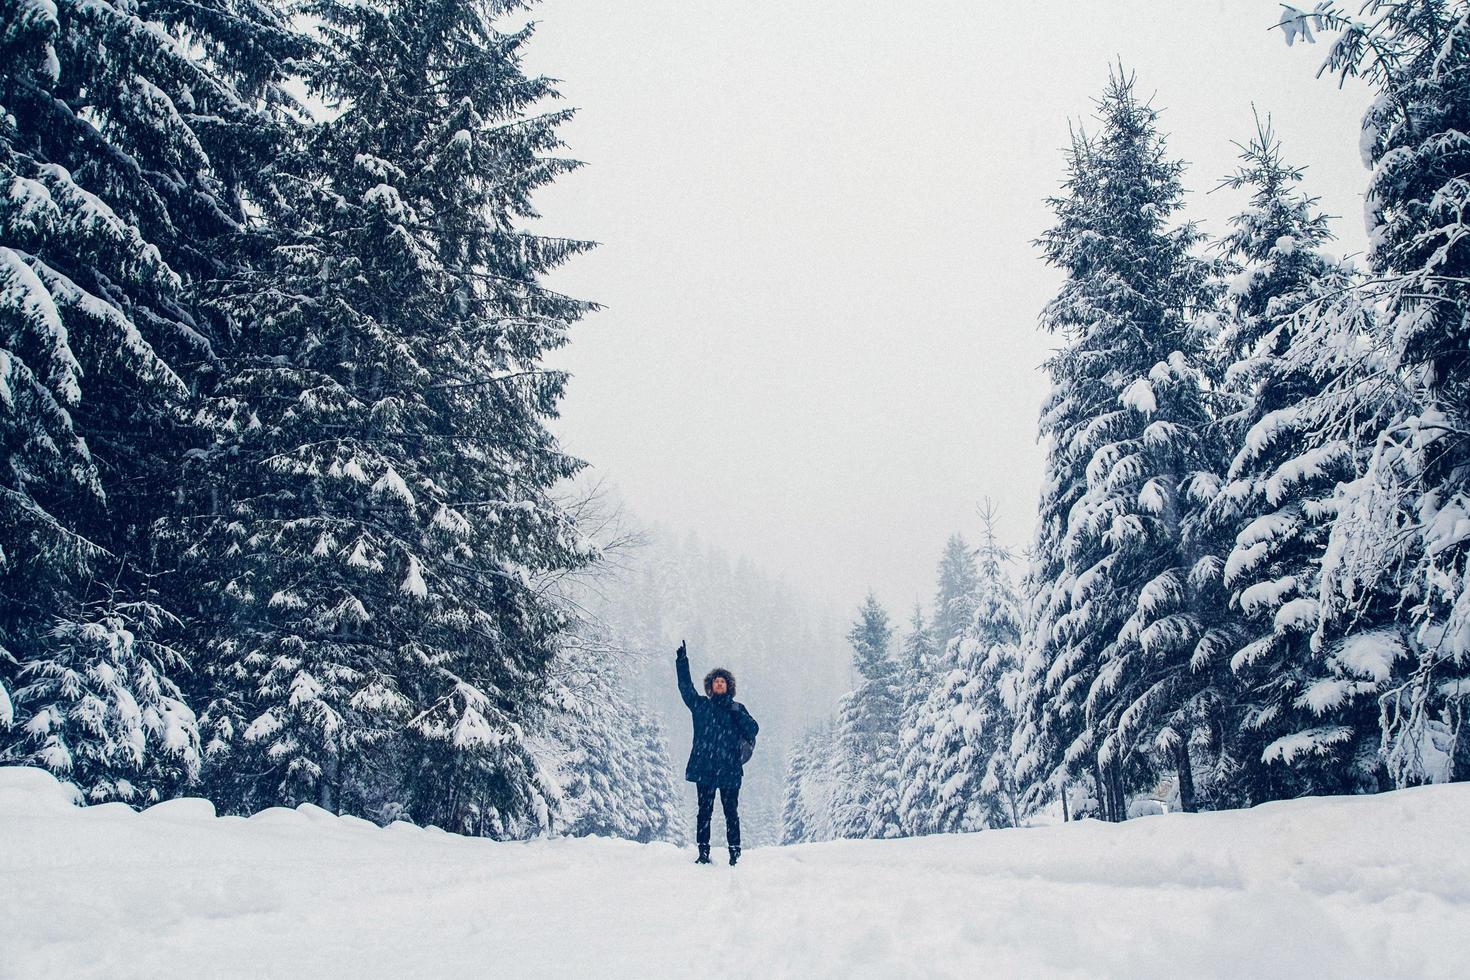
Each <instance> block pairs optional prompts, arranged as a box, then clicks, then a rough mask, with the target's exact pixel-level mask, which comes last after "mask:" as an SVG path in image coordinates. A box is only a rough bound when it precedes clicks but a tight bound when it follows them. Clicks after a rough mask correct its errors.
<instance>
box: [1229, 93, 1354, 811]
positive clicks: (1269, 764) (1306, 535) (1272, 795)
mask: <svg viewBox="0 0 1470 980" xmlns="http://www.w3.org/2000/svg"><path fill="white" fill-rule="evenodd" d="M1301 179H1302V171H1301V169H1300V168H1298V167H1293V166H1291V165H1289V164H1288V163H1286V162H1285V161H1284V160H1283V158H1282V155H1281V148H1280V145H1279V143H1278V142H1277V140H1276V138H1275V136H1274V135H1273V133H1272V131H1271V129H1270V126H1269V123H1263V122H1261V121H1260V120H1259V119H1258V120H1257V131H1256V134H1255V136H1254V138H1253V139H1252V140H1251V141H1250V142H1249V143H1248V144H1246V145H1244V146H1242V153H1241V167H1240V169H1239V170H1238V171H1237V172H1236V173H1235V174H1234V175H1232V176H1231V177H1230V178H1228V179H1227V180H1226V182H1225V186H1228V187H1231V188H1235V189H1244V190H1248V191H1249V192H1250V195H1251V197H1250V206H1249V207H1248V208H1247V209H1246V210H1245V211H1243V212H1242V213H1241V214H1240V215H1238V216H1237V217H1236V218H1235V219H1234V220H1233V222H1232V228H1231V232H1230V234H1229V235H1227V236H1226V237H1225V238H1224V239H1223V241H1222V242H1221V243H1220V247H1221V251H1222V253H1223V255H1224V258H1225V259H1226V260H1227V261H1228V262H1230V263H1231V264H1232V265H1233V266H1234V267H1235V269H1236V270H1237V275H1236V276H1235V278H1234V280H1233V281H1232V283H1231V286H1230V288H1229V290H1228V291H1227V295H1226V298H1225V304H1224V316H1223V318H1222V329H1221V331H1220V333H1219V335H1218V338H1217V341H1216V349H1217V356H1218V357H1219V359H1220V360H1221V362H1222V363H1223V364H1224V365H1225V369H1224V373H1223V392H1224V395H1225V397H1226V399H1227V400H1228V401H1229V402H1230V408H1229V411H1228V412H1227V413H1226V414H1224V416H1223V417H1222V419H1221V421H1220V425H1219V428H1220V429H1221V431H1222V433H1223V435H1224V437H1225V439H1226V441H1227V442H1228V444H1229V446H1230V447H1231V449H1232V452H1233V454H1234V455H1233V458H1232V459H1231V461H1230V463H1229V467H1228V469H1227V470H1226V471H1225V472H1224V473H1223V474H1222V477H1223V479H1222V489H1221V491H1220V493H1219V494H1218V495H1217V496H1216V497H1215V499H1214V500H1213V501H1211V503H1210V504H1209V506H1208V507H1207V508H1206V511H1205V513H1204V516H1203V518H1202V522H1201V524H1202V533H1203V534H1204V535H1206V536H1208V537H1210V538H1211V539H1212V540H1213V542H1214V543H1213V545H1212V550H1213V553H1214V554H1215V555H1217V557H1218V559H1219V560H1220V562H1221V566H1222V569H1223V574H1222V578H1221V583H1222V585H1223V588H1224V590H1225V594H1226V595H1227V596H1228V604H1229V607H1230V609H1231V611H1232V619H1233V621H1234V625H1235V627H1236V628H1235V629H1234V630H1232V631H1231V633H1230V635H1229V637H1228V646H1229V656H1230V667H1231V671H1232V673H1233V675H1234V677H1235V678H1236V679H1237V680H1238V681H1239V682H1240V684H1241V685H1242V687H1243V690H1242V691H1241V693H1240V694H1239V696H1237V697H1232V698H1230V699H1229V702H1230V703H1231V705H1232V710H1231V712H1230V716H1229V718H1228V720H1225V721H1224V723H1223V724H1222V730H1221V745H1220V750H1221V751H1220V763H1219V765H1218V767H1217V772H1216V774H1215V776H1214V777H1213V779H1212V783H1213V788H1212V790H1211V792H1212V795H1214V796H1215V797H1216V799H1217V802H1218V803H1220V804H1226V805H1231V804H1235V805H1239V804H1254V803H1259V802H1262V801H1264V800H1269V799H1282V798H1288V797H1295V796H1301V795H1304V794H1308V793H1331V792H1343V791H1347V790H1350V789H1352V788H1353V787H1354V785H1355V784H1354V776H1353V771H1354V766H1353V762H1352V760H1354V759H1355V758H1357V757H1359V756H1361V754H1362V752H1363V749H1364V748H1365V747H1369V748H1370V752H1371V749H1372V748H1376V742H1377V739H1378V733H1377V724H1376V721H1377V718H1376V715H1377V710H1376V704H1375V703H1374V700H1373V699H1372V698H1371V697H1368V698H1362V697H1356V696H1353V697H1344V698H1342V699H1339V700H1333V701H1330V702H1329V701H1324V700H1322V699H1321V698H1320V697H1319V696H1317V694H1314V693H1313V691H1314V688H1315V685H1316V682H1317V681H1318V680H1320V679H1321V678H1323V677H1325V676H1327V675H1328V674H1329V673H1330V668H1329V665H1328V664H1327V663H1326V662H1325V661H1324V660H1323V658H1322V656H1321V650H1320V647H1319V645H1318V644H1316V643H1314V642H1313V637H1314V635H1315V634H1316V632H1317V627H1318V623H1319V604H1318V594H1319V591H1320V587H1321V581H1320V575H1319V570H1320V567H1321V562H1322V558H1323V555H1324V552H1325V549H1326V545H1327V536H1328V533H1329V531H1330V529H1331V526H1332V521H1333V518H1334V516H1335V515H1336V508H1337V502H1336V500H1335V497H1334V491H1335V488H1336V486H1337V484H1338V483H1339V482H1340V481H1347V480H1351V479H1352V478H1353V477H1354V475H1355V473H1356V472H1357V464H1358V462H1359V460H1358V457H1359V456H1360V455H1362V453H1361V451H1360V450H1358V448H1357V447H1356V445H1355V444H1356V442H1357V436H1358V433H1357V432H1356V431H1355V428H1354V420H1356V419H1363V418H1365V417H1371V415H1372V394H1371V392H1372V385H1371V381H1370V375H1369V373H1368V371H1367V370H1365V364H1366V365H1369V366H1371V363H1372V361H1371V359H1368V360H1367V361H1365V359H1364V358H1362V357H1361V356H1359V357H1351V358H1347V357H1343V356H1342V355H1341V354H1340V353H1337V354H1335V353H1334V352H1335V351H1339V350H1340V349H1341V344H1340V342H1334V340H1333V338H1327V337H1323V336H1321V335H1320V334H1319V333H1318V331H1317V330H1316V329H1314V328H1313V326H1312V324H1313V323H1314V322H1315V323H1316V324H1318V325H1325V324H1327V323H1329V321H1330V322H1331V323H1332V328H1333V331H1334V332H1335V333H1337V334H1343V333H1348V334H1351V335H1357V336H1362V335H1365V334H1366V332H1367V330H1368V329H1369V328H1370V327H1371V319H1366V318H1364V317H1363V316H1362V314H1361V309H1360V308H1358V312H1359V316H1358V319H1357V320H1356V321H1354V320H1353V319H1352V318H1350V317H1345V314H1346V313H1348V312H1351V311H1353V310H1354V309H1355V307H1354V305H1353V304H1351V303H1345V302H1344V301H1343V300H1342V299H1340V297H1343V296H1346V295H1349V294H1350V292H1351V290H1352V289H1353V287H1354V286H1355V282H1354V278H1353V276H1352V274H1351V272H1350V270H1349V269H1347V268H1346V267H1344V266H1343V265H1341V264H1339V263H1338V262H1336V261H1335V260H1334V259H1332V258H1331V257H1329V256H1327V255H1325V254H1323V253H1322V251H1321V248H1322V246H1323V245H1324V244H1325V243H1326V242H1327V241H1328V240H1329V239H1330V237H1331V236H1330V233H1329V231H1328V227H1327V219H1326V216H1324V215H1323V214H1322V213H1321V212H1320V211H1318V210H1317V208H1316V201H1315V199H1313V198H1310V197H1307V196H1306V195H1304V194H1303V193H1302V192H1301V191H1300V190H1299V188H1298V185H1299V184H1300V181H1301ZM1348 339H1349V340H1350V339H1351V338H1350V337H1349V338H1348ZM1354 346H1358V345H1354ZM1316 690H1317V692H1318V693H1319V694H1320V691H1321V689H1320V688H1316ZM1342 693H1344V694H1346V693H1347V692H1342ZM1349 733H1351V734H1349ZM1365 739H1366V741H1365Z"/></svg>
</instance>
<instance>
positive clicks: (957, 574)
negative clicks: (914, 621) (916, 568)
mask: <svg viewBox="0 0 1470 980" xmlns="http://www.w3.org/2000/svg"><path fill="white" fill-rule="evenodd" d="M938 579H939V581H938V585H937V587H936V588H935V592H934V622H933V624H932V628H931V632H932V633H933V635H934V645H935V647H936V648H937V649H939V650H943V649H945V648H946V647H948V646H949V644H950V641H952V640H953V639H954V638H955V637H957V636H959V635H960V633H961V631H963V630H964V628H965V627H966V626H968V625H969V623H970V619H971V617H972V616H973V615H974V612H975V605H974V602H975V552H974V550H973V549H972V548H971V547H970V546H969V544H967V543H966V542H965V539H964V537H963V536H962V535H960V534H958V533H955V534H951V535H950V536H949V540H948V541H946V542H945V543H944V552H943V554H941V555H940V557H939V575H938Z"/></svg>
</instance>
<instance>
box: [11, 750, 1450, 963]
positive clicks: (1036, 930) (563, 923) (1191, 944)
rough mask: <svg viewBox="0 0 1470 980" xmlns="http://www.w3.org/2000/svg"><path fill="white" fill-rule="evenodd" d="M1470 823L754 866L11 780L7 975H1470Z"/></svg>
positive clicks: (1067, 835) (1341, 819)
mask: <svg viewBox="0 0 1470 980" xmlns="http://www.w3.org/2000/svg"><path fill="white" fill-rule="evenodd" d="M1467 814H1470V785H1463V784H1462V785H1456V786H1436V787H1427V788H1423V789H1416V790H1408V791H1404V792H1400V793H1394V794H1389V795H1385V796H1379V797H1370V798H1364V797H1358V798H1342V799H1325V800H1307V801H1299V802H1294V803H1286V804H1275V805H1271V806H1266V807H1261V808H1258V809H1256V810H1254V811H1248V812H1234V813H1222V814H1206V815H1198V816H1196V815H1185V814H1178V815H1170V816H1162V817H1147V818H1143V819H1139V820H1135V821H1132V822H1129V823H1127V824H1124V825H1122V826H1117V827H1115V826H1108V825H1103V824H1096V823H1090V822H1089V823H1082V824H1072V825H1069V826H1064V827H1053V828H1041V829H1034V830H1023V831H999V832H990V833H984V834H975V835H968V836H949V837H934V838H926V839H920V840H907V841H854V842H837V843H831V844H813V845H805V846H801V847H791V848H772V849H761V850H755V851H751V852H749V853H748V855H747V858H746V860H745V861H744V862H742V864H741V866H740V867H739V868H735V869H731V868H728V867H725V866H723V865H715V866H713V867H695V866H694V865H693V864H692V863H691V858H692V854H691V853H689V852H682V851H679V850H676V849H675V848H673V847H671V846H668V845H652V846H642V845H637V844H631V843H626V842H621V841H609V840H557V841H538V842H533V843H528V844H496V843H491V842H487V841H479V840H472V839H467V838H460V837H455V836H452V835H449V834H444V833H441V832H437V831H429V830H420V829H417V828H411V827H407V826H405V825H396V826H394V827H391V828H388V829H379V828H376V827H374V826H373V825H371V824H368V823H365V822H362V821H357V820H353V819H350V818H341V819H339V818H336V817H332V816H330V815H328V814H326V813H325V812H323V811H320V810H315V809H314V808H309V807H308V808H303V809H302V810H299V811H291V810H273V811H267V812H266V813H264V814H260V815H257V816H256V817H253V818H251V819H248V820H246V819H241V818H224V819H215V818H213V817H212V811H211V810H210V808H209V806H208V804H207V803H203V802H202V801H197V800H181V801H175V802H172V803H168V804H164V805H162V806H159V807H155V808H154V809H153V810H150V811H147V812H145V813H143V814H134V813H132V812H131V811H128V810H126V809H125V808H123V807H121V806H120V805H113V806H107V807H96V808H92V809H76V808H73V807H71V806H70V805H68V804H67V803H66V802H65V797H64V795H63V793H62V791H61V789H60V787H59V786H58V785H57V784H56V783H54V782H53V781H52V780H51V779H50V777H48V776H46V775H44V774H42V773H40V772H39V771H36V770H19V769H0V895H3V896H5V903H6V912H5V914H4V915H3V916H0V977H4V978H7V980H9V978H12V977H13V978H40V977H145V976H146V977H171V976H185V975H188V976H221V977H235V976H239V977H246V976H249V977H258V976H279V977H289V976H302V977H306V976H309V977H333V976H342V977H358V976H382V977H420V976H422V977H436V978H438V977H506V978H512V977H513V978H524V977H577V978H581V977H589V978H590V977H597V978H601V977H639V978H650V977H705V976H709V977H722V978H725V977H752V978H755V977H761V978H765V977H802V978H805V977H883V978H894V977H962V976H963V977H976V976H984V977H1036V976H1077V977H1083V976H1088V977H1091V976H1112V977H1121V976H1128V977H1137V976H1149V977H1152V976H1158V977H1163V976H1219V977H1226V976H1230V977H1240V976H1252V977H1293V978H1304V977H1329V976H1332V977H1344V976H1429V977H1451V976H1459V977H1463V976H1466V975H1467V974H1470V848H1467V846H1466V845H1467V843H1470V829H1467V820H1466V815H1467ZM717 853H718V852H717Z"/></svg>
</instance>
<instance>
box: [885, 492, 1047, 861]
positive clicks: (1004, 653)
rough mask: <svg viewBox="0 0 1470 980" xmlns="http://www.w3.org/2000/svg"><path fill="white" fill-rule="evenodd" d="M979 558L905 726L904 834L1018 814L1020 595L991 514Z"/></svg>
mask: <svg viewBox="0 0 1470 980" xmlns="http://www.w3.org/2000/svg"><path fill="white" fill-rule="evenodd" d="M977 557H978V559H979V560H978V563H977V568H976V581H975V589H974V593H973V603H974V613H973V614H972V616H971V619H970V622H969V624H968V625H967V626H966V627H965V629H964V630H963V631H962V632H961V633H960V635H959V636H958V637H956V638H955V640H954V641H953V642H952V643H950V645H949V649H948V650H947V651H946V654H945V658H944V661H943V663H944V669H942V670H941V671H940V672H939V674H938V676H937V677H936V681H935V684H934V686H933V687H932V689H931V691H930V693H929V696H928V697H927V698H926V699H925V700H924V701H923V702H921V704H920V705H919V707H918V709H917V711H916V717H915V721H914V725H913V730H912V731H911V732H906V733H905V739H906V743H907V749H908V751H907V752H906V753H905V756H904V766H903V774H904V779H903V784H904V791H903V797H902V819H903V825H904V828H905V830H906V831H908V832H910V833H917V834H933V833H956V832H961V831H972V830H983V829H986V828H988V827H1004V826H1011V825H1014V824H1016V823H1018V822H1019V819H1020V818H1019V800H1018V786H1017V784H1016V781H1015V778H1014V772H1013V767H1012V765H1011V762H1010V751H1011V740H1012V736H1013V734H1014V728H1015V722H1014V711H1015V695H1016V682H1017V679H1018V671H1019V662H1018V647H1019V644H1020V642H1021V610H1020V600H1019V598H1018V596H1017V595H1016V591H1015V587H1014V586H1013V584H1012V582H1011V577H1010V574H1009V572H1008V571H1007V566H1008V565H1009V563H1010V560H1011V559H1010V555H1009V554H1008V553H1007V552H1006V550H1005V549H1004V548H1003V547H1001V546H1000V544H999V543H998V542H997V541H996V539H995V532H994V525H993V516H992V515H989V512H987V515H986V527H985V542H984V544H982V545H981V546H980V548H979V549H978V552H977Z"/></svg>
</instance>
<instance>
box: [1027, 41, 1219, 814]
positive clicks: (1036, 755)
mask: <svg viewBox="0 0 1470 980" xmlns="http://www.w3.org/2000/svg"><path fill="white" fill-rule="evenodd" d="M1097 113H1098V118H1099V122H1100V125H1101V128H1100V131H1099V133H1098V135H1097V136H1096V137H1087V136H1084V135H1080V134H1079V135H1078V136H1076V138H1075V139H1074V143H1073V147H1072V151H1071V154H1070V158H1069V161H1068V180H1067V184H1066V188H1067V190H1068V192H1069V193H1068V194H1067V195H1066V196H1064V197H1058V198H1055V199H1053V200H1052V201H1051V204H1052V207H1053V209H1054V210H1055V212H1056V215H1057V223H1056V225H1055V226H1054V227H1053V228H1052V229H1051V230H1050V231H1048V232H1047V233H1046V235H1044V236H1043V238H1042V239H1041V241H1040V243H1039V244H1040V246H1041V248H1042V250H1043V253H1044V255H1045V257H1046V260H1047V261H1048V262H1049V263H1050V264H1052V265H1053V266H1055V267H1057V268H1059V269H1061V270H1062V271H1063V272H1065V273H1066V274H1067V279H1066V282H1065V283H1064V285H1063V286H1062V289H1061V291H1060V292H1059V293H1058V295H1057V297H1056V298H1055V299H1054V300H1052V301H1051V303H1049V304H1048V306H1047V308H1046V310H1045V312H1044V313H1043V315H1042V325H1043V327H1044V328H1045V329H1047V330H1048V331H1049V332H1052V333H1055V334H1057V335H1059V336H1061V337H1062V338H1063V340H1064V342H1065V346H1064V347H1063V348H1062V349H1061V350H1059V351H1058V352H1057V353H1056V355H1054V356H1053V357H1052V358H1051V359H1050V360H1049V361H1048V363H1047V370H1048V372H1049V373H1050V374H1051V376H1052V379H1053V384H1054V387H1053V391H1052V394H1051V395H1050V397H1049V399H1048V401H1047V404H1046V407H1045V409H1044V410H1043V417H1042V432H1043V434H1044V435H1045V436H1047V437H1048V440H1049V449H1048V460H1047V478H1046V479H1045V481H1044V488H1045V489H1044V497H1043V501H1042V508H1041V515H1040V523H1039V530H1038V538H1037V549H1036V550H1037V552H1038V556H1037V562H1038V568H1037V570H1036V572H1035V573H1034V574H1033V578H1032V581H1033V583H1034V584H1035V587H1037V588H1038V589H1039V590H1041V591H1044V593H1045V595H1044V596H1040V597H1039V602H1040V606H1039V610H1038V621H1037V624H1036V636H1037V643H1038V649H1037V650H1036V651H1035V653H1034V654H1033V655H1032V658H1033V659H1034V661H1035V663H1034V665H1032V666H1031V668H1030V669H1029V670H1028V673H1029V675H1030V676H1031V678H1032V686H1031V692H1032V693H1031V696H1032V697H1033V698H1036V699H1038V702H1039V703H1038V707H1037V711H1038V716H1037V720H1036V722H1035V723H1033V724H1032V725H1029V726H1028V728H1027V738H1028V740H1029V741H1030V743H1031V745H1030V746H1029V748H1028V750H1027V752H1026V753H1025V754H1024V756H1023V758H1024V759H1025V760H1026V762H1027V765H1028V766H1030V767H1031V769H1032V771H1031V772H1030V773H1029V775H1030V777H1031V778H1032V779H1033V780H1034V781H1035V782H1037V783H1039V784H1041V785H1043V786H1050V787H1051V788H1052V789H1056V788H1059V785H1060V783H1061V782H1062V781H1064V780H1065V779H1067V778H1068V777H1070V776H1076V775H1079V774H1083V773H1089V772H1090V773H1091V775H1092V777H1093V779H1094V781H1095V783H1096V784H1097V786H1098V787H1099V793H1100V799H1101V800H1102V801H1103V812H1104V814H1105V816H1106V817H1108V818H1109V819H1114V820H1120V819H1123V817H1124V816H1125V814H1126V795H1127V793H1128V792H1129V791H1131V790H1134V789H1137V788H1140V787H1142V786H1143V785H1145V784H1146V783H1147V782H1148V780H1149V779H1150V778H1151V777H1152V776H1153V775H1154V773H1155V772H1157V770H1158V768H1159V765H1160V763H1162V764H1163V765H1164V766H1167V767H1169V768H1178V769H1179V770H1180V771H1182V772H1187V771H1188V769H1189V766H1190V762H1189V759H1188V755H1187V745H1188V739H1187V738H1185V739H1178V740H1175V741H1174V742H1173V743H1172V744H1171V745H1170V748H1171V749H1172V750H1173V751H1172V752H1171V755H1172V757H1171V758H1167V759H1163V760H1160V759H1158V758H1157V755H1156V753H1155V750H1154V740H1155V739H1157V738H1159V737H1160V736H1161V735H1165V734H1166V730H1172V729H1178V728H1188V727H1190V726H1192V725H1193V724H1194V722H1193V721H1192V719H1190V718H1189V717H1188V715H1189V714H1191V713H1192V712H1193V710H1194V705H1193V701H1194V695H1195V693H1196V692H1195V691H1194V690H1193V687H1194V684H1195V681H1196V678H1197V677H1198V676H1200V670H1199V667H1200V665H1199V664H1198V663H1195V662H1192V661H1193V658H1194V657H1195V656H1196V654H1197V653H1198V654H1200V655H1201V656H1202V657H1203V658H1204V659H1209V656H1210V651H1209V649H1208V648H1206V647H1202V646H1201V645H1200V641H1201V640H1202V639H1205V638H1206V634H1207V630H1208V626H1207V624H1205V623H1202V622H1201V621H1200V620H1199V619H1198V618H1197V617H1195V616H1194V615H1193V614H1192V612H1191V590H1192V588H1193V582H1192V581H1191V575H1192V573H1193V572H1194V571H1195V568H1194V565H1195V563H1194V561H1193V560H1192V556H1191V555H1190V554H1189V553H1188V551H1187V549H1186V548H1185V544H1184V540H1183V526H1184V522H1185V520H1186V518H1187V517H1188V514H1189V512H1190V511H1191V509H1192V508H1193V507H1195V506H1197V505H1198V503H1200V502H1201V501H1202V500H1206V499H1208V497H1209V495H1210V492H1211V491H1212V490H1213V485H1212V484H1211V483H1210V481H1209V480H1208V475H1207V470H1208V468H1209V462H1210V461H1209V460H1208V458H1207V454H1206V451H1205V448H1204V436H1203V430H1204V429H1205V426H1206V425H1207V423H1208V421H1209V418H1208V416H1207V414H1206V407H1205V403H1206V399H1205V389H1206V382H1205V379H1204V377H1203V375H1202V373H1201V370H1200V367H1199V366H1198V364H1197V361H1198V356H1199V350H1198V348H1199V346H1200V344H1199V339H1198V335H1197V333H1196V332H1195V331H1193V330H1192V329H1191V324H1192V320H1193V318H1194V316H1195V315H1196V313H1197V312H1198V310H1199V308H1200V307H1201V306H1203V305H1205V304H1207V303H1208V302H1209V299H1210V297H1209V285H1210V282H1209V269H1208V266H1207V264H1206V263H1204V262H1202V261H1201V260H1199V259H1197V258H1196V257H1194V255H1193V254H1192V253H1193V250H1194V248H1195V246H1196V245H1197V244H1198V243H1199V240H1200V235H1199V232H1198V231H1197V230H1196V229H1195V228H1194V226H1193V225H1192V224H1188V223H1186V224H1183V225H1180V226H1177V227H1170V225H1169V222H1170V221H1171V219H1172V218H1173V217H1174V215H1175V214H1176V213H1177V212H1178V211H1179V209H1180V207H1181V203H1182V202H1181V195H1182V188H1181V185H1180V174H1181V172H1182V164H1180V163H1179V162H1177V161H1174V160H1172V159H1170V158H1169V157H1168V155H1167V151H1166V148H1165V145H1164V139H1163V136H1162V135H1161V134H1160V133H1159V131H1158V128H1157V113H1156V111H1155V110H1154V109H1153V108H1152V107H1151V106H1149V105H1147V104H1145V103H1142V102H1140V101H1139V100H1138V98H1137V96H1136V95H1135V92H1134V82H1133V79H1132V77H1131V76H1128V75H1125V74H1123V73H1122V72H1121V70H1120V71H1118V72H1114V73H1113V74H1112V76H1111V78H1110V80H1109V83H1108V87H1107V90H1106V92H1105V94H1104V95H1103V97H1102V98H1101V99H1100V100H1099V101H1098V104H1097Z"/></svg>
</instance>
